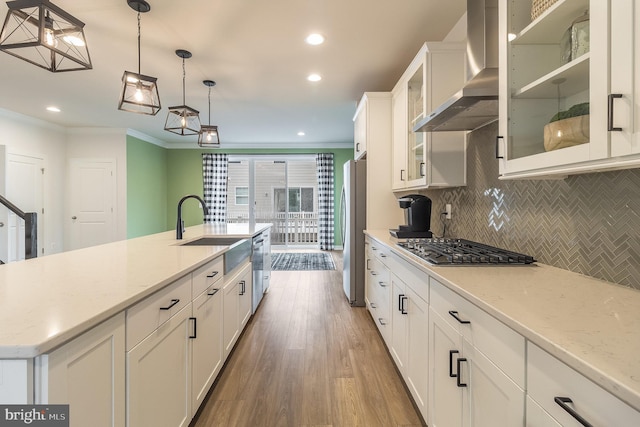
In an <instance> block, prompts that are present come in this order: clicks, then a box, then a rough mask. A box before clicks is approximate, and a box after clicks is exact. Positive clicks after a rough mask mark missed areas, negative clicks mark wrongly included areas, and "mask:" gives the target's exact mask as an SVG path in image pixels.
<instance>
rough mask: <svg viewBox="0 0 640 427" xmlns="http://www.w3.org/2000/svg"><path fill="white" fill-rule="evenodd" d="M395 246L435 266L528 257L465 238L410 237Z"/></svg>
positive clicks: (516, 262) (515, 262) (523, 261)
mask: <svg viewBox="0 0 640 427" xmlns="http://www.w3.org/2000/svg"><path fill="white" fill-rule="evenodd" d="M398 246H400V247H402V248H403V249H405V250H407V251H409V252H411V253H412V254H414V255H416V256H418V257H420V258H422V259H424V260H426V261H428V262H430V263H432V264H435V265H507V264H508V265H526V264H532V263H534V262H536V260H535V259H534V258H533V257H532V256H530V255H525V254H521V253H518V252H513V251H508V250H506V249H501V248H496V247H494V246H489V245H485V244H482V243H478V242H472V241H470V240H464V239H437V238H430V239H409V240H407V241H405V242H400V243H398Z"/></svg>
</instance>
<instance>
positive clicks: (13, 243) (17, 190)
mask: <svg viewBox="0 0 640 427" xmlns="http://www.w3.org/2000/svg"><path fill="white" fill-rule="evenodd" d="M43 163H44V161H43V159H41V158H38V157H30V156H23V155H19V154H7V194H6V196H5V197H6V198H7V199H8V200H9V201H10V202H11V203H13V204H14V205H15V206H16V207H17V208H18V209H20V210H21V211H23V212H35V213H36V214H37V221H38V235H37V239H38V255H42V249H41V248H44V240H43V239H44V238H43V236H44V233H43V232H44V221H43V213H44V209H43V186H44V178H43V174H44V168H43ZM24 227H25V225H24V220H23V219H21V218H19V217H18V216H17V215H16V214H14V213H13V212H11V211H9V213H8V232H7V238H8V242H7V248H8V253H7V262H11V261H18V260H22V259H24V249H25V247H24V245H25V240H24V237H25V236H24V232H25V228H24Z"/></svg>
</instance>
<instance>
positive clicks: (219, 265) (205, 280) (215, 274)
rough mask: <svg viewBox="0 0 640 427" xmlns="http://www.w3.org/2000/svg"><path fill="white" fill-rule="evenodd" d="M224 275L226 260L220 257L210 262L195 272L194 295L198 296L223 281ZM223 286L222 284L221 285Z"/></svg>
mask: <svg viewBox="0 0 640 427" xmlns="http://www.w3.org/2000/svg"><path fill="white" fill-rule="evenodd" d="M223 274H224V258H223V257H221V256H220V257H218V258H216V259H214V260H213V261H209V262H208V263H207V264H205V265H203V266H202V267H200V268H199V269H197V270H196V271H194V272H193V295H194V296H197V295H200V294H201V293H202V292H204V290H205V289H207V288H209V286H211V285H213V284H214V283H215V282H217V281H218V280H220V279H222V275H223ZM220 286H222V284H220Z"/></svg>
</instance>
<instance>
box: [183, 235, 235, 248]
mask: <svg viewBox="0 0 640 427" xmlns="http://www.w3.org/2000/svg"><path fill="white" fill-rule="evenodd" d="M245 239H246V237H202V238H200V239H196V240H192V241H190V242H186V243H183V244H182V245H180V246H231V245H233V244H234V243H236V242H239V241H240V240H245Z"/></svg>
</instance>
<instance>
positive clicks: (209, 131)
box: [198, 80, 220, 148]
mask: <svg viewBox="0 0 640 427" xmlns="http://www.w3.org/2000/svg"><path fill="white" fill-rule="evenodd" d="M202 83H204V85H205V86H208V87H209V98H208V99H209V121H208V123H209V124H208V125H202V126H200V133H199V134H198V145H199V146H200V147H205V148H206V147H220V134H219V133H218V126H212V125H211V88H212V87H213V86H215V85H216V82H214V81H213V80H204V81H203V82H202Z"/></svg>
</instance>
